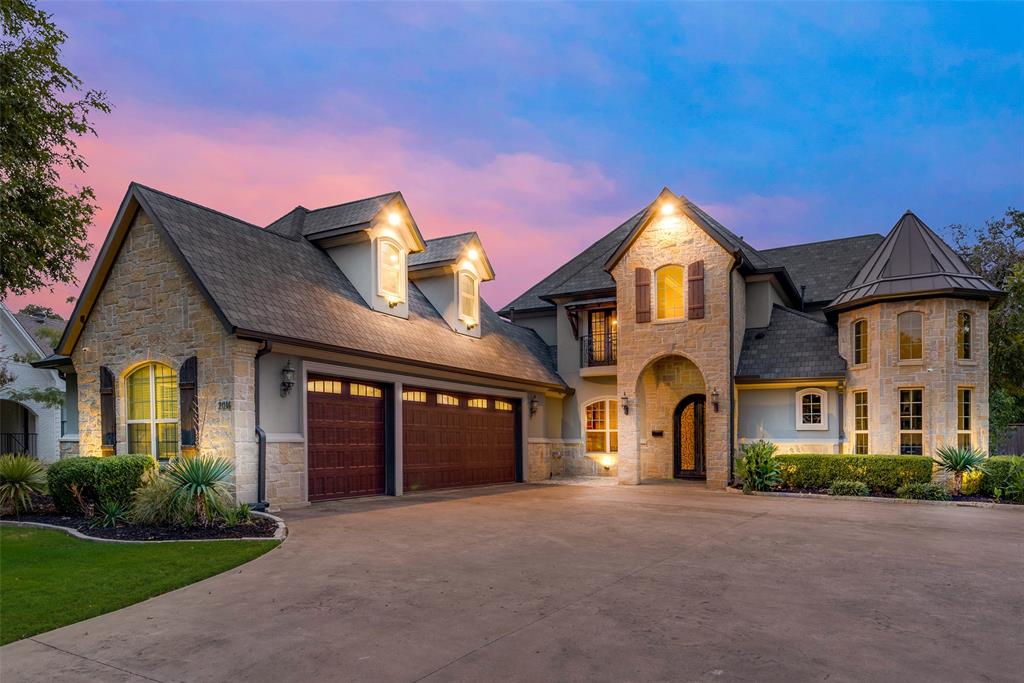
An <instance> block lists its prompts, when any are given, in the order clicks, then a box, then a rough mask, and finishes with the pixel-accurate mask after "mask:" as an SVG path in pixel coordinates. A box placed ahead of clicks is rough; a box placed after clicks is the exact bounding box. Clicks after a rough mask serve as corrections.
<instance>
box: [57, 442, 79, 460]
mask: <svg viewBox="0 0 1024 683" xmlns="http://www.w3.org/2000/svg"><path fill="white" fill-rule="evenodd" d="M76 455H78V439H75V440H74V441H71V440H69V439H61V440H60V459H61V460H63V459H64V458H73V457H75V456H76Z"/></svg>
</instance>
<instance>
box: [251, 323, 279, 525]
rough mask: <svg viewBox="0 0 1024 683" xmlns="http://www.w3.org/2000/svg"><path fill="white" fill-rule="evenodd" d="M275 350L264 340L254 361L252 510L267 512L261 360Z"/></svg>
mask: <svg viewBox="0 0 1024 683" xmlns="http://www.w3.org/2000/svg"><path fill="white" fill-rule="evenodd" d="M273 348H274V343H273V342H272V341H270V340H269V339H264V340H263V346H262V347H261V348H259V349H257V350H256V360H255V361H254V366H255V371H256V381H255V386H254V387H253V392H254V393H255V398H256V400H255V405H256V411H255V412H256V443H257V444H258V446H257V452H258V454H259V455H258V458H257V464H256V504H255V505H253V507H252V509H253V510H257V511H259V512H265V511H266V509H267V507H268V505H267V433H266V432H265V431H263V427H261V426H260V358H262V357H263V356H265V355H267V354H268V353H270V352H271V350H272V349H273Z"/></svg>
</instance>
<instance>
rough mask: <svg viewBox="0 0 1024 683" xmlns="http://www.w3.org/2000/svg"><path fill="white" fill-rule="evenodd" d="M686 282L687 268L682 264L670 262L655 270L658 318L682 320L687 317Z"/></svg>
mask: <svg viewBox="0 0 1024 683" xmlns="http://www.w3.org/2000/svg"><path fill="white" fill-rule="evenodd" d="M685 282H686V269H685V268H683V267H682V266H680V265H676V264H669V265H667V266H662V267H661V268H658V269H657V270H656V271H654V285H655V287H654V290H655V312H656V313H657V318H658V320H682V319H683V318H684V317H685V311H686V297H685V294H684V289H683V287H684V286H685Z"/></svg>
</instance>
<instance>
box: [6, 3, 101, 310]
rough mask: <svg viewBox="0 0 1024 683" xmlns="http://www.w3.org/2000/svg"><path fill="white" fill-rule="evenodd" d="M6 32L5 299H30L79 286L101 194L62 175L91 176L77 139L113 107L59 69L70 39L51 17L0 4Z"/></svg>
mask: <svg viewBox="0 0 1024 683" xmlns="http://www.w3.org/2000/svg"><path fill="white" fill-rule="evenodd" d="M0 26H2V28H3V38H2V40H0V244H2V245H3V246H2V247H0V249H2V254H0V256H2V259H3V264H4V267H3V268H2V269H0V293H3V292H12V293H14V294H25V293H26V292H31V291H36V290H38V289H41V288H43V287H46V286H48V285H49V284H52V283H55V282H63V283H71V282H75V280H76V278H75V274H74V266H75V264H76V263H77V262H78V261H81V260H83V259H85V258H86V257H87V256H88V255H89V244H88V242H87V239H86V238H87V232H86V231H87V228H88V226H89V224H90V223H91V222H92V217H93V212H94V211H95V209H96V207H95V204H94V202H95V198H96V195H95V193H94V192H93V189H92V188H91V187H89V186H82V187H78V188H75V189H74V190H72V191H69V190H66V189H64V187H63V183H62V180H66V179H62V177H61V173H62V171H71V172H81V171H84V170H85V168H86V163H85V160H84V159H83V158H82V155H81V154H79V152H78V147H77V141H76V140H77V138H78V137H81V136H83V135H87V134H93V135H95V133H96V131H95V129H94V128H93V125H92V123H91V122H90V117H91V115H92V114H93V113H94V112H104V113H107V112H109V111H110V104H109V103H108V102H107V98H106V95H105V94H104V93H103V92H99V91H96V90H87V91H85V92H84V93H81V87H82V81H81V79H79V78H78V76H76V75H75V74H74V73H72V72H71V71H70V70H69V69H68V68H67V67H65V66H64V65H63V64H61V61H60V56H61V55H60V50H61V46H62V45H63V44H64V41H65V40H66V39H67V34H65V33H64V32H63V31H61V30H60V29H59V28H57V26H56V25H54V23H53V22H52V15H50V14H48V13H46V12H43V11H41V10H38V9H36V7H35V6H34V5H33V4H32V3H31V2H29V1H27V0H0ZM80 93H81V96H80V97H79V94H80Z"/></svg>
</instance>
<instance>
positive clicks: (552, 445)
mask: <svg viewBox="0 0 1024 683" xmlns="http://www.w3.org/2000/svg"><path fill="white" fill-rule="evenodd" d="M586 459H587V458H586V456H585V455H584V453H583V444H582V443H580V442H579V441H576V440H573V439H542V438H531V439H529V440H528V441H527V449H526V481H544V480H545V479H550V478H551V477H558V476H562V475H588V474H591V473H590V472H587V471H584V470H585V469H586V468H583V467H581V465H580V461H582V460H586ZM594 474H596V472H595V473H594Z"/></svg>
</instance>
